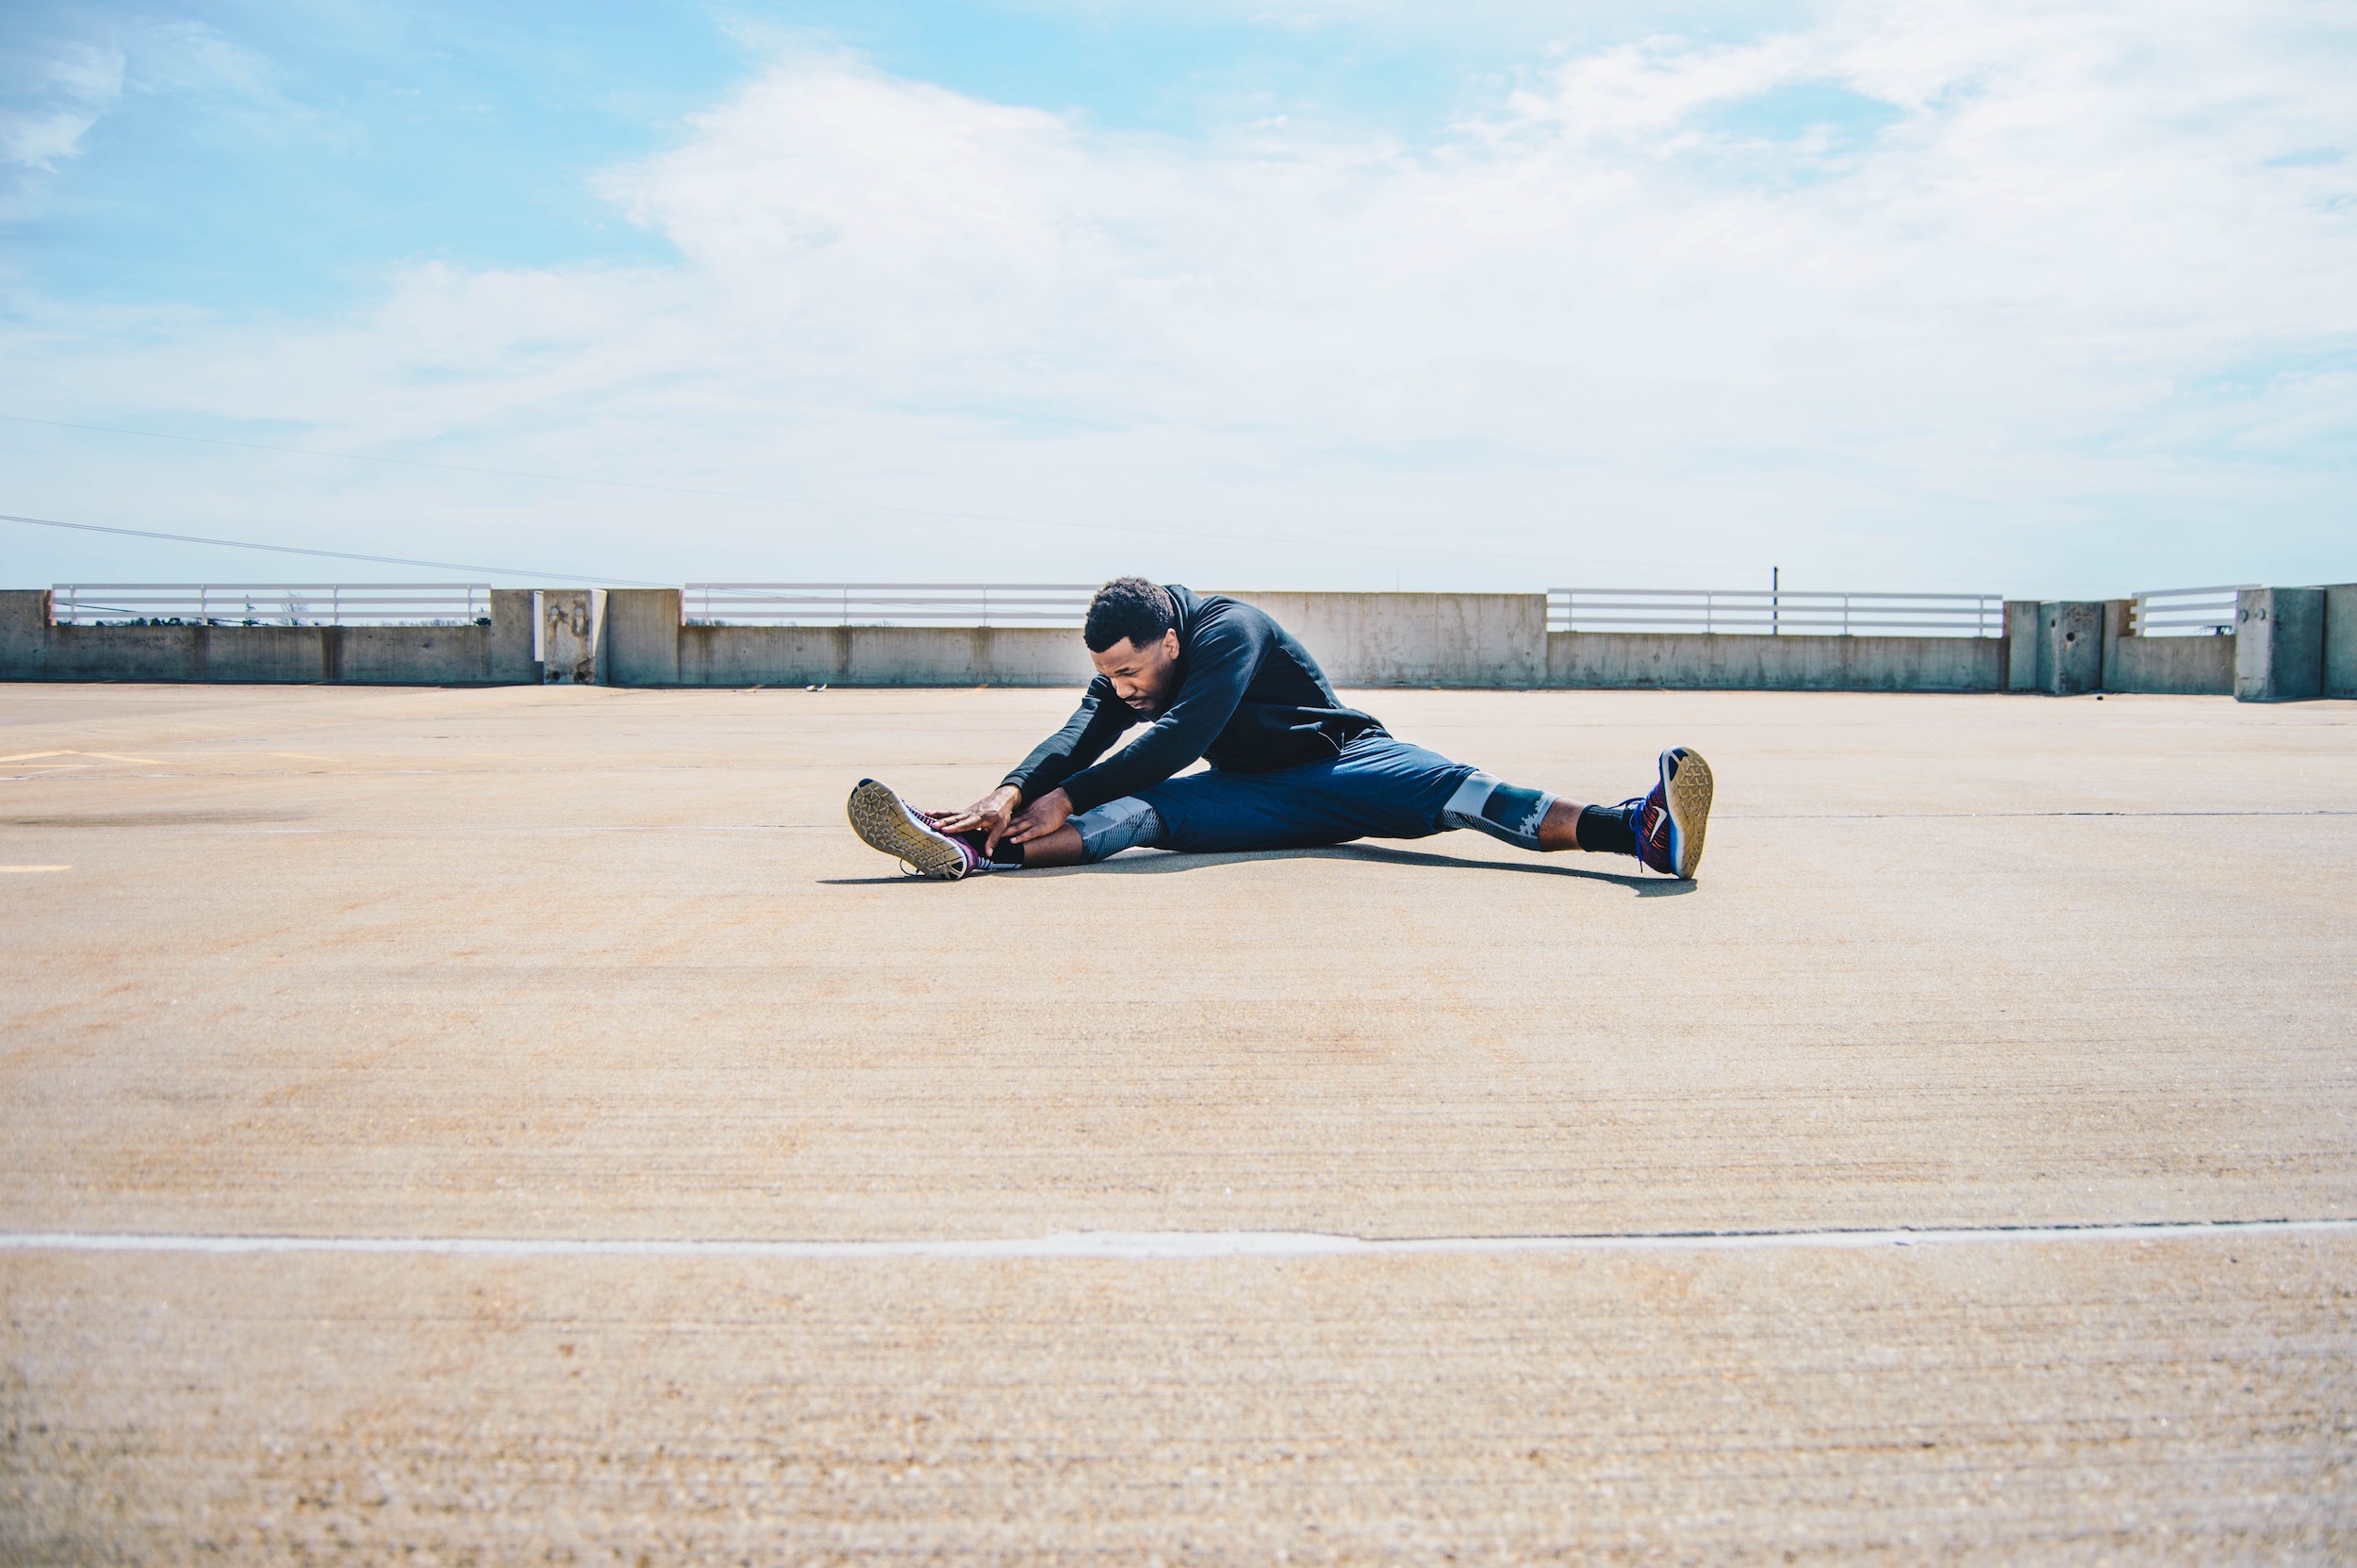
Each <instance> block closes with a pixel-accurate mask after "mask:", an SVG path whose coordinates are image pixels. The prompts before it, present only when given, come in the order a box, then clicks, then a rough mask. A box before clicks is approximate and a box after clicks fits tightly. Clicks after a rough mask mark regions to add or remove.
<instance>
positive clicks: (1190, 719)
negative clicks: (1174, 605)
mask: <svg viewBox="0 0 2357 1568" xmlns="http://www.w3.org/2000/svg"><path fill="white" fill-rule="evenodd" d="M1266 643H1267V638H1266V637H1265V636H1264V635H1261V632H1260V628H1259V625H1258V624H1257V618H1247V617H1242V616H1236V617H1229V616H1212V617H1209V618H1206V619H1205V621H1204V622H1203V623H1202V624H1200V625H1198V626H1197V628H1196V630H1195V643H1194V646H1192V647H1190V648H1189V649H1188V650H1187V651H1186V657H1187V674H1186V680H1185V683H1184V684H1183V685H1180V686H1179V688H1178V701H1176V702H1173V703H1172V704H1171V705H1170V711H1169V712H1167V713H1165V714H1163V715H1162V717H1161V718H1157V719H1156V720H1154V724H1153V727H1152V728H1151V729H1149V730H1147V731H1146V734H1142V735H1140V736H1139V737H1138V738H1137V739H1135V740H1133V741H1131V742H1130V743H1129V745H1127V746H1125V747H1123V748H1122V749H1121V750H1120V751H1116V752H1114V753H1113V755H1112V756H1110V757H1107V758H1106V759H1105V760H1104V761H1103V762H1100V763H1098V764H1096V767H1090V768H1087V769H1085V770H1084V771H1081V772H1079V773H1075V774H1073V775H1072V776H1071V777H1070V778H1067V779H1065V780H1064V781H1063V792H1064V793H1065V794H1066V795H1068V796H1070V797H1071V799H1072V809H1073V810H1074V811H1076V812H1080V811H1087V810H1089V809H1091V808H1092V807H1095V806H1101V805H1103V804H1104V803H1105V802H1106V801H1117V800H1119V799H1120V798H1121V797H1123V796H1124V795H1135V794H1136V793H1137V792H1138V791H1139V790H1141V789H1151V788H1153V787H1154V786H1155V785H1156V784H1161V783H1162V781H1163V780H1164V779H1167V778H1169V777H1170V776H1171V775H1172V774H1173V773H1176V772H1178V770H1179V769H1180V768H1182V767H1186V766H1187V765H1188V764H1189V763H1191V762H1193V761H1195V759H1196V758H1197V757H1200V756H1201V755H1202V754H1203V753H1204V751H1207V750H1209V749H1210V747H1211V742H1212V741H1214V740H1217V739H1218V738H1219V733H1220V731H1222V730H1224V729H1226V728H1227V727H1228V720H1229V719H1230V718H1234V717H1235V716H1236V705H1237V704H1238V703H1239V702H1241V701H1244V688H1245V687H1247V686H1249V685H1251V684H1252V673H1253V671H1254V670H1255V669H1257V668H1260V663H1261V654H1262V653H1263V652H1265V651H1266ZM1109 700H1110V701H1113V704H1114V705H1116V706H1119V705H1121V703H1120V700H1119V699H1118V698H1112V699H1109Z"/></svg>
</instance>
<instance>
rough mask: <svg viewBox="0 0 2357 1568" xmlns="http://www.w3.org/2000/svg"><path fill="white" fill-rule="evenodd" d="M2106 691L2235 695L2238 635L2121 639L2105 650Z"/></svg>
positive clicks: (2194, 695)
mask: <svg viewBox="0 0 2357 1568" xmlns="http://www.w3.org/2000/svg"><path fill="white" fill-rule="evenodd" d="M2103 689H2104V690H2105V691H2129V692H2150V693H2152V694H2155V695H2163V696H2177V697H2231V696H2233V691H2234V639H2233V637H2121V638H2119V639H2118V640H2117V641H2115V642H2110V643H2106V644H2105V645H2104V648H2103Z"/></svg>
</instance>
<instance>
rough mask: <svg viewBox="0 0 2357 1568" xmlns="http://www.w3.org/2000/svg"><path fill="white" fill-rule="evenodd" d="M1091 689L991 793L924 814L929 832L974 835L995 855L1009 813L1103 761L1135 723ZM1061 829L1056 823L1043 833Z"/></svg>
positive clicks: (1120, 705) (1124, 708) (1010, 821)
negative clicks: (928, 820)
mask: <svg viewBox="0 0 2357 1568" xmlns="http://www.w3.org/2000/svg"><path fill="white" fill-rule="evenodd" d="M1097 684H1098V683H1092V684H1091V685H1090V687H1089V692H1088V695H1087V696H1085V697H1083V698H1081V699H1080V706H1079V707H1078V708H1076V709H1075V710H1073V714H1072V717H1071V718H1068V719H1066V720H1065V721H1064V726H1063V729H1061V730H1058V731H1057V732H1056V733H1055V734H1052V735H1049V736H1048V737H1047V739H1046V740H1043V741H1041V742H1040V743H1039V744H1038V745H1037V746H1035V747H1033V748H1031V754H1030V755H1029V756H1027V757H1025V758H1024V759H1023V760H1022V761H1021V762H1019V763H1017V764H1016V765H1015V766H1014V770H1013V771H1012V772H1010V773H1008V775H1007V777H1006V779H1005V781H1004V782H1003V783H1001V784H999V785H998V787H997V789H994V790H992V791H991V792H990V793H989V794H987V795H985V796H983V797H982V798H981V800H979V801H975V802H974V803H973V804H972V805H970V806H968V807H966V808H965V809H964V811H946V812H936V813H931V814H929V815H931V817H932V821H933V826H935V827H937V828H939V829H940V830H941V831H942V832H944V833H974V832H980V833H981V834H984V835H985V836H984V838H983V841H982V842H983V848H984V850H985V851H986V852H996V851H997V848H998V841H999V840H1000V839H1001V838H1004V837H1006V836H1007V834H1008V831H1009V829H1010V827H1012V826H1013V825H1014V820H1015V812H1016V811H1017V810H1018V809H1019V808H1020V807H1022V806H1023V805H1024V803H1025V802H1026V801H1030V802H1031V803H1033V804H1037V803H1038V801H1040V800H1041V798H1042V797H1044V796H1047V795H1050V794H1053V793H1054V792H1055V789H1056V786H1057V785H1059V784H1062V783H1063V781H1064V780H1065V779H1067V778H1070V777H1071V776H1072V775H1073V774H1074V773H1076V772H1079V771H1080V769H1081V768H1083V767H1087V766H1088V765H1089V764H1090V763H1092V762H1095V761H1096V759H1097V758H1098V757H1100V756H1102V755H1104V754H1105V748H1107V747H1108V746H1111V745H1112V744H1113V742H1114V741H1115V740H1117V739H1119V738H1120V736H1121V732H1122V731H1124V730H1126V729H1128V728H1129V726H1130V725H1132V724H1134V723H1136V722H1137V717H1136V715H1134V714H1133V713H1131V712H1130V711H1129V704H1127V703H1125V702H1123V701H1120V700H1119V699H1118V698H1116V697H1113V695H1112V694H1111V692H1110V690H1108V691H1104V692H1100V691H1098V690H1097V689H1096V686H1097ZM1059 803H1061V802H1059ZM1061 826H1063V822H1062V819H1061V817H1059V819H1058V820H1057V821H1056V822H1055V823H1053V824H1050V825H1049V829H1050V831H1052V829H1053V828H1055V827H1061ZM1026 836H1036V835H1027V834H1022V833H1021V832H1019V831H1018V832H1017V834H1016V838H1017V840H1018V842H1019V841H1020V840H1021V839H1022V838H1024V837H1026Z"/></svg>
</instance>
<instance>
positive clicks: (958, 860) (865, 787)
mask: <svg viewBox="0 0 2357 1568" xmlns="http://www.w3.org/2000/svg"><path fill="white" fill-rule="evenodd" d="M845 809H846V810H847V811H848V812H849V815H850V818H851V831H852V832H853V833H855V834H859V840H860V842H861V843H863V844H865V845H866V846H867V847H868V848H869V849H871V850H882V851H883V852H884V853H885V854H888V855H890V856H891V857H892V858H893V859H895V860H898V861H902V862H905V863H906V864H908V865H910V866H913V867H915V868H916V874H917V875H918V876H920V877H930V878H931V879H932V880H933V881H935V882H955V881H957V880H958V879H959V878H960V877H963V876H964V875H965V856H964V855H963V854H961V853H960V852H959V850H958V847H957V846H956V845H955V844H952V843H950V842H949V841H948V839H946V838H938V837H935V836H934V835H933V834H929V833H926V832H924V831H922V830H921V829H919V828H918V827H917V826H916V824H915V823H914V822H912V821H910V820H909V818H908V810H907V808H906V807H904V806H903V805H901V803H900V797H898V795H895V794H894V793H893V792H892V791H891V790H890V789H889V788H887V787H886V786H884V785H882V784H878V783H877V782H876V781H875V780H873V779H862V780H860V782H859V783H858V784H854V785H852V786H851V799H850V803H849V805H848V806H847V807H846V808H845Z"/></svg>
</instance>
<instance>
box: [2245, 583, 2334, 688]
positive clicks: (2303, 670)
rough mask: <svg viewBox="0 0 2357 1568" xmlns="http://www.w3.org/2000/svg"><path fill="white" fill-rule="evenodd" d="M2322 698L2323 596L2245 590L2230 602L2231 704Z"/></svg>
mask: <svg viewBox="0 0 2357 1568" xmlns="http://www.w3.org/2000/svg"><path fill="white" fill-rule="evenodd" d="M2323 695H2324V590H2323V589H2322V588H2245V589H2243V590H2242V592H2241V593H2240V594H2238V595H2236V596H2235V602H2234V700H2235V701H2239V702H2298V701H2302V700H2304V699H2307V698H2311V697H2321V696H2323Z"/></svg>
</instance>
